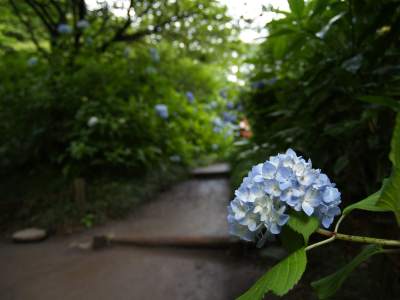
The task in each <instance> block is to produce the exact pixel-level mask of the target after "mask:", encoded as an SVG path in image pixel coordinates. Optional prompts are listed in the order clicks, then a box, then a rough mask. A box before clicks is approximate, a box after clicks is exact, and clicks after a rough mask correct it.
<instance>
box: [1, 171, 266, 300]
mask: <svg viewBox="0 0 400 300" xmlns="http://www.w3.org/2000/svg"><path fill="white" fill-rule="evenodd" d="M230 193H231V191H230V187H229V182H228V179H227V178H226V177H225V176H220V177H218V178H215V177H213V178H193V179H189V180H187V181H184V182H182V183H180V184H178V185H176V186H174V187H172V188H171V189H170V190H168V191H166V192H164V193H162V194H160V195H159V197H157V199H154V200H152V201H150V202H148V203H146V204H144V205H142V206H141V207H140V208H138V209H137V210H136V211H135V212H134V213H132V214H131V215H130V216H129V217H128V218H126V219H124V220H121V221H116V222H110V223H108V224H106V225H104V226H99V227H97V228H95V229H92V230H88V231H86V232H84V233H81V234H75V235H70V236H67V237H60V236H58V237H50V238H49V239H48V240H46V241H44V242H42V243H38V244H12V243H10V242H9V241H5V240H3V241H1V242H0V299H4V300H7V299H10V300H11V299H13V300H14V299H30V300H35V299H41V300H47V299H52V300H53V299H85V300H86V299H88V300H90V299H132V300H136V299H138V300H139V299H140V300H147V299H151V300H161V299H163V300H181V299H182V300H183V299H185V300H203V299H204V300H205V299H213V300H228V299H229V300H230V299H234V298H236V297H237V296H239V295H240V294H241V293H242V292H244V291H245V290H246V289H247V288H248V287H249V286H250V285H251V284H252V283H254V281H255V280H256V279H257V278H258V277H259V276H260V275H261V274H262V271H263V270H264V268H263V267H261V266H259V265H256V264H255V261H254V260H251V259H248V258H246V257H243V256H238V255H235V254H234V253H233V252H232V251H231V250H210V249H175V248H145V247H134V246H113V247H105V248H103V249H101V250H96V251H94V250H84V249H80V248H79V247H76V246H77V245H79V244H81V243H84V242H86V241H89V240H90V238H91V237H92V236H94V235H99V234H112V235H115V236H118V235H123V236H130V235H131V236H135V235H140V236H164V237H169V236H170V237H176V236H178V237H179V236H193V237H197V236H201V237H207V236H209V237H224V236H227V235H228V233H227V224H226V205H227V204H228V202H229V200H230V197H231V195H230Z"/></svg>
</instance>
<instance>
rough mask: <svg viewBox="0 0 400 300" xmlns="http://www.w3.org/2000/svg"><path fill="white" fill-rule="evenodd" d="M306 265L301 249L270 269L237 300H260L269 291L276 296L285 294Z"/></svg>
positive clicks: (303, 251) (298, 278) (296, 280)
mask: <svg viewBox="0 0 400 300" xmlns="http://www.w3.org/2000/svg"><path fill="white" fill-rule="evenodd" d="M306 265H307V257H306V252H305V250H304V248H301V249H299V250H297V251H295V252H293V253H292V254H290V255H289V256H288V257H287V258H285V259H284V260H282V261H281V262H279V263H278V264H277V265H275V266H274V267H272V268H271V269H270V270H269V271H268V272H267V273H265V274H264V275H263V276H262V277H261V278H260V279H259V280H258V281H257V282H256V283H255V284H254V285H253V286H252V287H251V288H250V289H249V290H248V291H247V292H246V293H245V294H243V295H242V296H240V297H239V298H238V299H237V300H261V299H263V297H264V295H265V294H266V293H268V292H269V291H271V292H273V293H274V294H276V295H278V296H282V295H284V294H286V293H287V292H288V291H289V290H290V289H292V288H293V286H294V285H295V284H296V283H297V282H298V281H299V280H300V278H301V276H302V275H303V273H304V270H305V269H306Z"/></svg>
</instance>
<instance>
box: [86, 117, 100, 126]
mask: <svg viewBox="0 0 400 300" xmlns="http://www.w3.org/2000/svg"><path fill="white" fill-rule="evenodd" d="M97 123H99V118H97V117H96V116H91V117H90V118H89V120H88V121H87V126H88V127H94V126H96V124H97Z"/></svg>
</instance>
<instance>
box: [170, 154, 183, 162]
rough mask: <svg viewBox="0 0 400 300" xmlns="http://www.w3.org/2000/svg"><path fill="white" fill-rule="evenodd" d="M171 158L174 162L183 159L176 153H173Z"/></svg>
mask: <svg viewBox="0 0 400 300" xmlns="http://www.w3.org/2000/svg"><path fill="white" fill-rule="evenodd" d="M169 160H170V161H172V162H174V163H179V162H180V161H181V160H182V159H181V157H180V156H179V155H177V154H176V155H171V156H170V157H169Z"/></svg>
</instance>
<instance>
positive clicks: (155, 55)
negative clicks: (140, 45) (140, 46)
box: [149, 48, 160, 63]
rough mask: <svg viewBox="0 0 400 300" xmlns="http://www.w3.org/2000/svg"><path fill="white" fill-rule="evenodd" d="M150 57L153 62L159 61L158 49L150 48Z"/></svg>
mask: <svg viewBox="0 0 400 300" xmlns="http://www.w3.org/2000/svg"><path fill="white" fill-rule="evenodd" d="M149 51H150V57H151V59H152V60H153V61H154V62H156V63H157V62H159V61H160V54H159V53H158V50H157V49H156V48H150V50H149Z"/></svg>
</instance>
